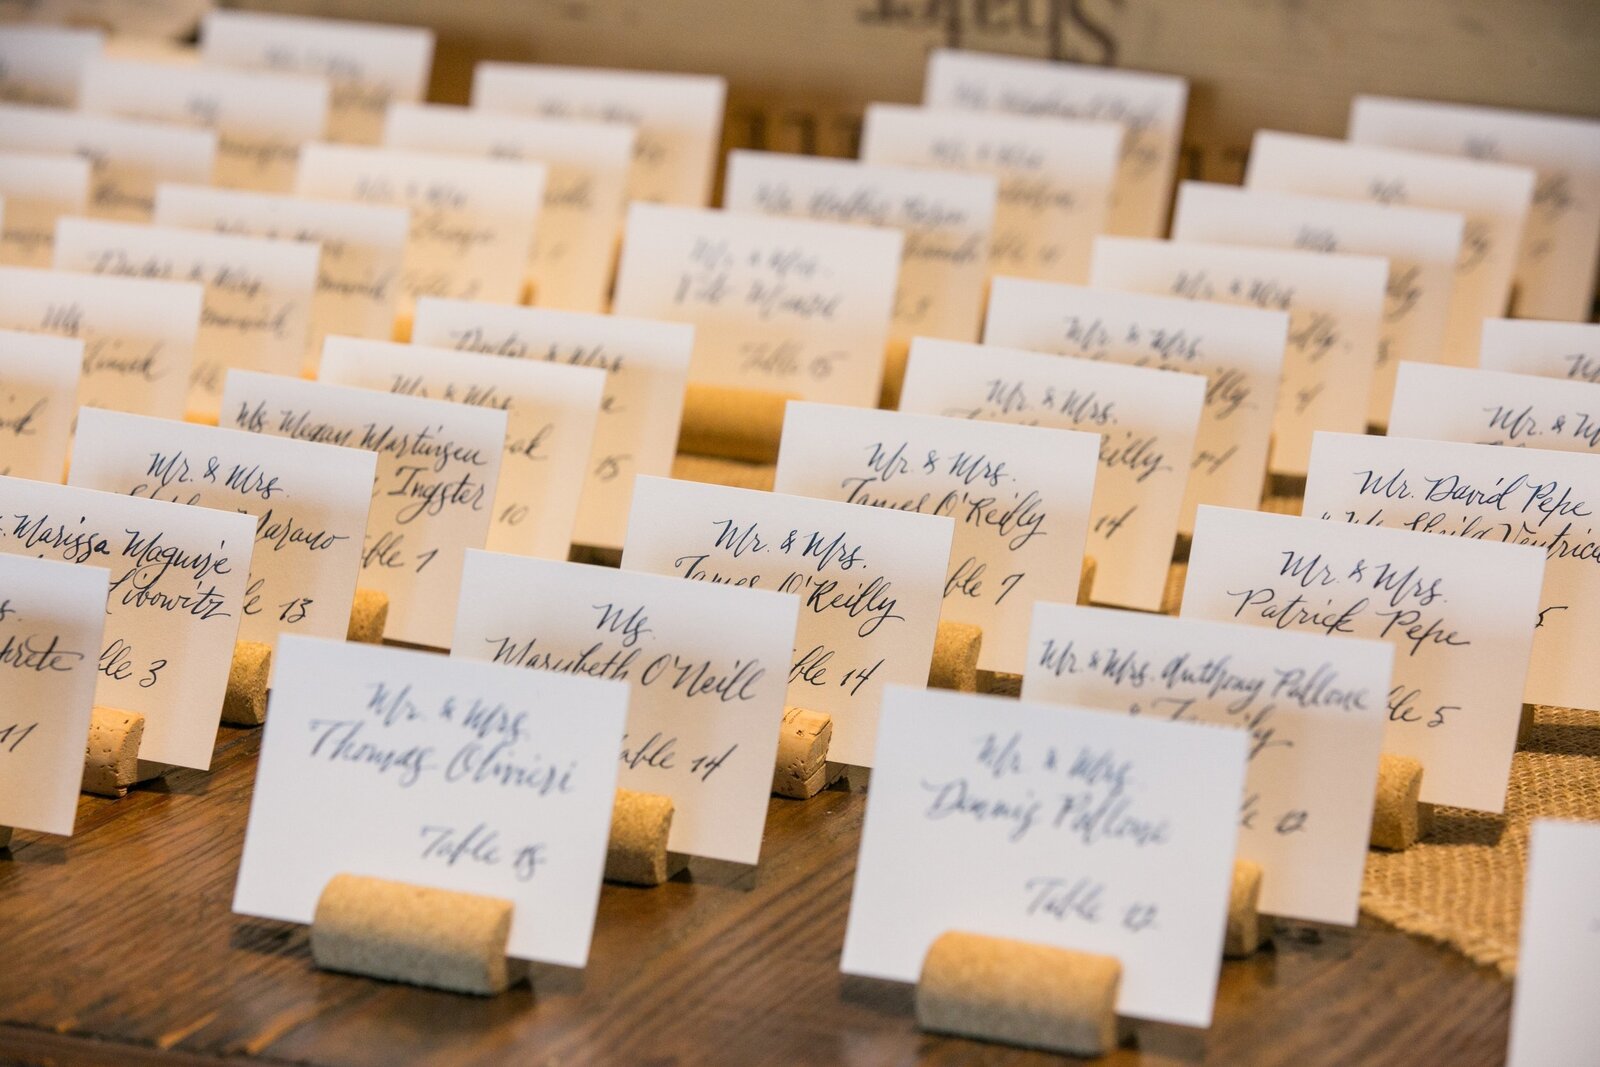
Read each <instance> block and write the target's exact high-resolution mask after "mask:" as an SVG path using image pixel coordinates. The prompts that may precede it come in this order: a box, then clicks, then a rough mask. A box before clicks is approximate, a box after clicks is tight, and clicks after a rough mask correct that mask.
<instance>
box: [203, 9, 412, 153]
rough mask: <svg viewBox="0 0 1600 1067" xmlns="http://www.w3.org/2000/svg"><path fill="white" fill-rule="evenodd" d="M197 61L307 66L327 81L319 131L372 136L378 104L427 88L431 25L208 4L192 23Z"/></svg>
mask: <svg viewBox="0 0 1600 1067" xmlns="http://www.w3.org/2000/svg"><path fill="white" fill-rule="evenodd" d="M200 59H201V62H203V63H206V64H208V65H211V66H217V67H236V68H240V69H244V70H262V71H275V72H278V73H286V74H309V75H313V76H315V77H320V78H326V79H327V81H328V86H329V97H328V128H327V137H328V139H329V140H331V141H350V142H353V143H356V144H377V143H378V139H379V137H380V136H381V135H382V133H383V115H384V110H385V109H386V108H388V107H389V106H390V105H391V104H409V103H415V102H416V101H418V100H421V99H422V98H423V97H425V96H426V95H427V93H428V73H429V71H430V70H431V69H432V68H433V31H432V30H430V29H425V28H424V27H421V26H395V25H389V24H386V23H379V22H353V21H346V20H343V19H323V18H301V17H297V16H293V15H280V14H271V13H267V12H257V11H212V12H210V13H208V14H207V15H206V17H205V21H204V22H203V23H201V26H200Z"/></svg>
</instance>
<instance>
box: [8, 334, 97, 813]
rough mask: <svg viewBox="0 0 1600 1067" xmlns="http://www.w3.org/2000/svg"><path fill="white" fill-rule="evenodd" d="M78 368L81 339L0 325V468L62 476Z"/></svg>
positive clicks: (41, 477)
mask: <svg viewBox="0 0 1600 1067" xmlns="http://www.w3.org/2000/svg"><path fill="white" fill-rule="evenodd" d="M82 371H83V342H82V341H77V340H73V339H71V338H67V337H51V336H50V335H49V334H42V333H23V332H21V331H20V330H0V474H9V475H11V476H12V477H14V478H32V479H34V480H36V481H41V482H59V481H60V480H61V477H62V474H63V472H64V471H65V470H66V469H67V442H68V440H69V439H70V438H71V436H72V420H73V415H74V413H75V412H76V411H77V410H78V378H79V376H80V375H81V374H82ZM4 825H7V824H6V823H3V822H0V826H4Z"/></svg>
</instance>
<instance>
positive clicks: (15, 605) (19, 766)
mask: <svg viewBox="0 0 1600 1067" xmlns="http://www.w3.org/2000/svg"><path fill="white" fill-rule="evenodd" d="M109 581H110V574H109V572H107V571H105V570H102V569H100V568H98V567H74V566H73V565H72V564H70V563H63V562H58V561H55V560H47V559H30V558H28V557H27V556H14V555H0V826H9V827H11V828H13V829H23V830H37V831H39V832H40V833H46V834H70V833H72V824H73V821H74V819H75V818H76V817H77V814H78V788H79V785H80V783H82V781H83V751H84V748H85V745H86V743H87V741H88V739H89V711H90V708H92V707H93V706H94V689H95V679H96V678H98V677H99V674H98V672H97V671H96V670H95V663H96V660H97V659H98V658H99V655H100V649H101V647H102V645H101V635H102V632H103V630H104V629H105V623H106V587H107V584H108V583H109Z"/></svg>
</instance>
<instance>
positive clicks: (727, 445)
mask: <svg viewBox="0 0 1600 1067" xmlns="http://www.w3.org/2000/svg"><path fill="white" fill-rule="evenodd" d="M797 399H799V398H798V397H795V396H791V395H790V394H788V393H768V392H762V391H759V390H755V389H730V388H728V387H726V386H720V385H699V384H696V383H693V382H691V383H690V384H689V386H688V388H686V389H685V390H684V393H683V422H682V424H681V425H680V427H679V430H678V451H679V452H688V453H691V454H693V455H697V456H718V457H721V458H722V459H739V460H744V461H745V462H746V463H775V462H777V459H778V442H779V440H780V439H781V438H782V437H783V413H784V408H785V406H786V405H787V404H788V403H789V401H790V400H797Z"/></svg>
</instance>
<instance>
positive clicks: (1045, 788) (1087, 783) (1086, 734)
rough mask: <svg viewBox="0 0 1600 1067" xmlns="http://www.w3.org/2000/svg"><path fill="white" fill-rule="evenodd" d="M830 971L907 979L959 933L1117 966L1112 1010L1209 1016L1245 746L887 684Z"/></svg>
mask: <svg viewBox="0 0 1600 1067" xmlns="http://www.w3.org/2000/svg"><path fill="white" fill-rule="evenodd" d="M884 703H885V707H884V716H883V726H882V729H881V733H880V739H879V743H878V753H879V757H880V758H879V759H878V761H877V764H876V765H875V766H874V767H873V771H872V791H871V793H869V794H868V798H867V815H866V821H865V824H864V826H863V828H862V831H861V855H860V858H859V859H858V860H857V863H856V877H855V889H854V892H853V894H852V896H851V898H850V919H849V922H848V924H847V925H846V927H845V935H844V956H843V959H842V960H841V961H840V964H839V966H840V969H841V970H843V971H844V973H846V974H857V975H864V976H867V977H869V978H881V979H888V980H890V981H896V982H915V981H916V980H917V977H918V975H919V973H920V972H921V969H922V960H923V957H924V956H925V955H926V954H927V951H928V946H929V945H931V944H932V943H933V941H934V939H935V938H937V937H939V935H941V934H943V933H946V932H948V931H951V930H961V931H967V932H971V933H977V934H988V935H990V936H993V937H1005V938H1012V939H1015V940H1018V941H1026V942H1029V943H1032V944H1041V945H1053V946H1056V947H1059V948H1069V949H1076V950H1077V951H1080V952H1091V953H1095V954H1097V955H1106V956H1114V957H1116V958H1117V959H1118V960H1119V961H1120V962H1121V963H1122V977H1121V982H1120V983H1119V986H1118V990H1117V1003H1116V1010H1117V1014H1118V1015H1124V1016H1131V1017H1134V1018H1139V1019H1156V1020H1159V1021H1162V1022H1170V1023H1178V1024H1180V1025H1184V1026H1206V1025H1209V1023H1210V1022H1211V1009H1212V1003H1213V1000H1214V999H1215V996H1216V985H1217V974H1218V972H1219V971H1220V970H1221V967H1222V939H1223V933H1224V929H1225V927H1226V920H1227V913H1228V892H1229V887H1230V885H1231V884H1232V880H1233V856H1234V842H1235V840H1236V838H1237V837H1238V828H1237V824H1238V814H1239V797H1240V796H1241V795H1242V794H1243V786H1244V774H1245V742H1246V738H1245V734H1244V732H1243V731H1241V730H1219V729H1216V728H1215V727H1210V726H1201V725H1196V724H1193V723H1172V722H1153V721H1139V720H1134V719H1127V718H1123V717H1120V716H1116V715H1107V714H1105V713H1104V712H1100V711H1089V710H1085V709H1081V708H1062V707H1056V706H1053V705H1049V704H1035V703H1018V702H1016V701H1014V700H1007V699H1004V698H1001V697H990V696H977V695H973V694H969V693H950V692H940V691H937V690H932V691H929V692H926V693H923V692H919V691H917V690H914V689H907V688H904V687H902V686H893V687H891V688H890V689H889V691H888V692H887V693H886V694H885V700H884Z"/></svg>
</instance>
